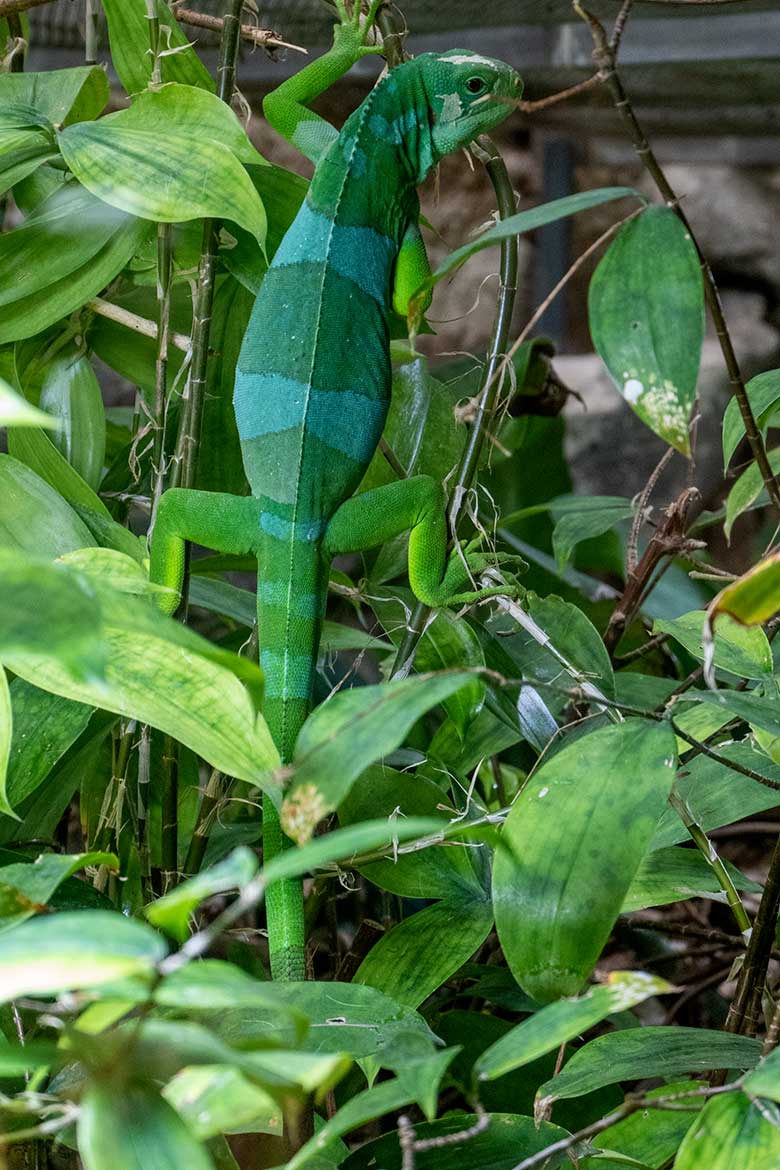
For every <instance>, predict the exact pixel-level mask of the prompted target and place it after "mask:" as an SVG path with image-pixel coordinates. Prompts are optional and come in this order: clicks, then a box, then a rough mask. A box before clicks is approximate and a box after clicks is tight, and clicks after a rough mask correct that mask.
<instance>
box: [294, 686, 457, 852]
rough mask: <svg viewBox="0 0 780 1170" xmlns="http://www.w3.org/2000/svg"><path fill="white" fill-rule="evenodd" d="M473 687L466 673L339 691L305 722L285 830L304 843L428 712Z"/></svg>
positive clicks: (297, 751)
mask: <svg viewBox="0 0 780 1170" xmlns="http://www.w3.org/2000/svg"><path fill="white" fill-rule="evenodd" d="M469 682H471V675H470V674H469V673H468V672H466V671H454V670H453V671H449V672H446V673H441V674H429V675H416V676H415V677H413V678H407V679H401V680H399V681H397V682H389V683H380V684H378V685H376V686H368V687H353V688H352V689H351V690H347V691H341V692H340V693H339V694H337V695H335V696H334V697H333V698H332V699H330V700H328V702H327V703H323V704H322V705H321V706H320V707H317V709H316V710H315V711H314V712H313V714H311V715H310V716H309V718H308V719H307V720H306V722H305V724H304V725H303V728H302V730H301V733H300V735H299V737H298V742H297V743H296V745H295V756H294V759H293V768H294V772H293V781H292V785H291V787H290V790H289V792H288V794H287V796H286V797H285V801H284V804H283V805H282V814H281V818H282V827H283V828H284V830H285V832H286V833H287V834H288V835H289V836H290V837H292V838H293V840H295V841H298V842H299V843H303V842H304V841H307V840H308V839H309V837H310V836H311V834H312V832H313V831H314V828H315V826H316V825H317V823H318V822H319V821H320V820H322V818H323V817H324V816H325V815H326V814H327V813H328V812H332V811H333V810H334V809H336V808H338V806H339V804H340V803H341V801H342V800H343V799H344V797H345V796H346V795H347V793H348V792H349V790H350V788H351V787H352V784H353V783H354V782H355V780H357V778H358V776H359V775H360V773H361V772H363V771H364V770H365V768H366V767H367V766H368V765H369V764H372V763H373V762H374V761H375V760H378V759H380V758H381V757H382V756H385V755H387V754H388V753H389V752H392V751H394V750H395V748H397V747H398V745H399V744H400V743H402V742H403V740H404V737H405V736H406V733H407V732H408V731H409V729H410V727H411V726H412V725H413V724H414V723H415V722H416V721H417V720H418V719H419V718H420V716H421V715H423V714H424V713H425V712H426V711H428V710H430V708H431V707H433V706H435V705H436V704H437V703H441V702H442V701H443V700H444V699H447V698H449V696H450V695H452V694H454V693H455V691H457V690H458V689H459V688H460V687H462V686H463V685H464V684H466V683H469Z"/></svg>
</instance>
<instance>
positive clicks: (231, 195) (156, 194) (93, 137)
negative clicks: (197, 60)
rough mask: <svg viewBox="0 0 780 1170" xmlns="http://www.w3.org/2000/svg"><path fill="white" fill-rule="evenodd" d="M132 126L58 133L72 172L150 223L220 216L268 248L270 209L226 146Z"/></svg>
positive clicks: (100, 125)
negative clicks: (235, 224)
mask: <svg viewBox="0 0 780 1170" xmlns="http://www.w3.org/2000/svg"><path fill="white" fill-rule="evenodd" d="M196 134H197V126H196V125H195V126H193V127H192V130H191V133H190V135H189V136H188V137H186V138H184V137H181V136H178V135H176V134H174V133H173V132H170V133H162V132H160V131H153V130H138V129H130V128H127V127H125V126H122V125H117V124H116V123H113V122H111V121H110V120H109V119H101V121H100V122H82V123H80V124H79V125H77V126H70V127H68V129H67V130H63V131H62V132H61V133H60V134H59V135H58V142H59V147H60V150H61V152H62V156H63V158H64V159H65V162H66V163H67V164H68V167H69V168H70V170H71V171H72V172H73V174H74V175H75V176H76V178H77V179H78V180H79V182H80V183H82V184H83V186H84V187H86V188H87V190H89V191H91V192H92V194H93V195H96V196H97V197H98V198H99V199H102V200H103V201H104V202H105V203H108V204H110V205H111V206H112V207H117V208H119V209H120V211H125V212H127V213H128V214H130V215H137V216H140V217H141V218H142V219H152V220H155V221H157V222H163V223H175V222H177V221H180V220H188V219H204V218H208V217H217V218H220V219H228V220H231V221H233V222H235V223H237V224H238V225H239V226H240V227H243V228H245V229H246V230H247V231H248V232H251V233H252V235H254V236H255V237H256V238H257V240H258V242H259V243H260V244H261V245H262V243H263V241H264V239H265V230H266V220H265V211H264V210H263V205H262V203H261V202H260V199H259V196H258V194H257V192H256V191H255V189H254V187H253V185H252V182H251V180H250V178H249V176H248V175H247V173H246V171H245V170H244V168H243V167H242V166H241V163H240V162H239V161H238V159H237V158H236V157H235V155H234V154H233V153H232V151H231V150H230V149H229V148H228V147H227V146H224V145H223V144H222V143H221V142H217V141H214V140H213V139H207V138H200V137H195V136H194V135H196Z"/></svg>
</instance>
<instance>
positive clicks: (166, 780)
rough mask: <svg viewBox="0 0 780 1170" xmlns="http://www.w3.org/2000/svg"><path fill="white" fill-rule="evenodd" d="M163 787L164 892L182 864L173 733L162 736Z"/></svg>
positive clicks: (161, 858)
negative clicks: (180, 859) (180, 862)
mask: <svg viewBox="0 0 780 1170" xmlns="http://www.w3.org/2000/svg"><path fill="white" fill-rule="evenodd" d="M162 751H163V768H162V776H163V789H162V800H161V802H160V821H161V824H160V837H161V843H160V866H161V869H162V892H163V893H165V892H166V891H167V890H169V889H171V887H172V886H174V885H175V884H176V875H177V870H178V868H179V760H178V755H177V752H176V743H175V741H174V739H173V736H171V735H166V736H165V739H164V740H163V749H162Z"/></svg>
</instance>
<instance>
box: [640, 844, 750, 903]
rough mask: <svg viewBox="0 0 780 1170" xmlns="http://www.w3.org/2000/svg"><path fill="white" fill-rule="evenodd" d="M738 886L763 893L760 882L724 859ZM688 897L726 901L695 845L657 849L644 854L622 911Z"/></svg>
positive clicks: (711, 871) (710, 869)
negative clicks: (688, 847)
mask: <svg viewBox="0 0 780 1170" xmlns="http://www.w3.org/2000/svg"><path fill="white" fill-rule="evenodd" d="M724 864H725V866H726V869H727V870H728V872H729V875H730V876H731V879H732V881H733V882H734V885H735V886H736V888H737V889H738V890H750V891H751V892H752V893H754V894H760V893H761V888H762V887H761V886H760V885H759V884H758V883H757V882H753V881H751V880H750V878H747V877H745V875H744V874H743V873H740V871H739V870H738V869H737V868H736V867H735V866H733V865H731V864H730V863H729V862H728V861H726V862H724ZM687 898H710V899H711V900H714V901H718V902H724V901H725V898H726V896H725V894H724V893H723V889H722V887H721V886H720V884H719V882H718V880H717V878H716V876H715V873H714V871H713V870H712V868H711V867H710V866H709V865H708V864H707V862H706V860H705V858H704V857H702V855H701V853H699V852H698V851H697V850H694V849H676V848H674V846H671V847H669V848H666V849H654V850H653V851H652V852H650V853H646V854H645V856H644V857H643V858H642V864H641V865H640V866H639V869H638V870H637V872H636V873H635V874H634V880H633V881H632V882H631V885H630V886H629V889H628V893H627V894H626V896H625V898H624V900H623V905H622V906H621V913H622V914H632V913H633V912H634V911H635V910H644V909H645V908H646V907H647V906H668V905H669V904H670V903H671V902H682V901H684V900H686V899H687Z"/></svg>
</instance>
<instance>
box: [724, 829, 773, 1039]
mask: <svg viewBox="0 0 780 1170" xmlns="http://www.w3.org/2000/svg"><path fill="white" fill-rule="evenodd" d="M778 910H780V837H778V839H777V841H776V842H775V848H774V852H773V853H772V860H771V862H770V863H769V873H768V874H767V875H766V881H765V883H764V892H763V894H762V895H761V901H760V902H759V904H758V911H757V912H756V919H755V922H754V923H753V931H752V933H751V935H750V941H749V942H748V947H747V951H746V952H745V962H744V964H743V966H742V970H741V971H740V974H739V979H738V981H737V990H736V993H735V995H734V999H733V1000H732V1002H731V1007H730V1008H729V1014H728V1016H727V1017H726V1031H728V1032H740V1033H747V1034H748V1035H750V1036H755V1034H756V1032H757V1031H758V1027H759V1024H760V1022H761V994H762V992H763V990H764V983H765V981H766V973H767V968H768V966H769V959H770V957H771V954H772V944H773V943H774V940H775V930H776V929H777V915H778Z"/></svg>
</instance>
